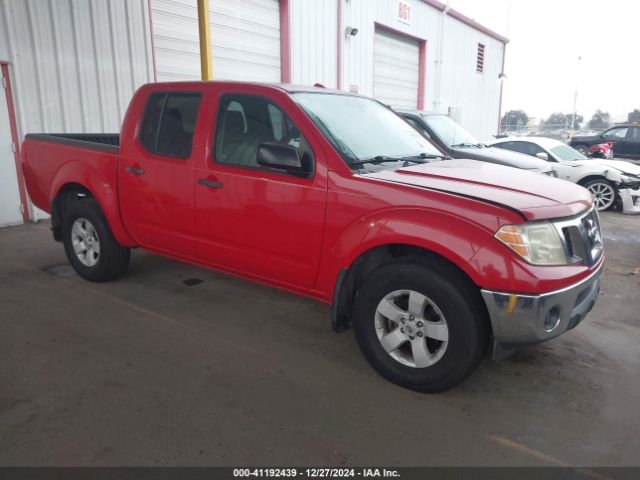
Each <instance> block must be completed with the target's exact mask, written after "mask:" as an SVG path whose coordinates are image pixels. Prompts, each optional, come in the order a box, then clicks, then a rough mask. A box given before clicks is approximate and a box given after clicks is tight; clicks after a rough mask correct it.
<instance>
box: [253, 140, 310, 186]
mask: <svg viewBox="0 0 640 480" xmlns="http://www.w3.org/2000/svg"><path fill="white" fill-rule="evenodd" d="M257 156H258V165H261V166H263V167H267V168H273V169H274V170H280V171H282V172H283V173H288V174H289V175H294V176H296V177H303V178H309V177H311V175H312V174H313V165H310V164H309V163H310V162H309V161H308V160H307V158H306V157H307V156H306V155H305V158H300V153H299V152H298V149H297V148H295V147H292V146H291V145H284V144H281V143H270V142H263V143H261V144H260V145H258V152H257ZM305 160H307V161H305Z"/></svg>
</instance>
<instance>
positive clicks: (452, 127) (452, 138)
mask: <svg viewBox="0 0 640 480" xmlns="http://www.w3.org/2000/svg"><path fill="white" fill-rule="evenodd" d="M422 118H423V119H424V121H425V122H427V125H429V126H430V127H431V128H432V129H433V130H434V131H435V132H436V135H438V137H440V138H441V139H442V141H443V142H444V143H445V145H447V146H448V147H461V148H473V147H480V146H482V145H480V143H479V142H478V140H476V139H475V137H474V136H473V135H471V134H470V133H469V132H467V131H466V130H465V129H464V128H462V127H461V126H460V125H458V124H457V123H456V122H455V121H454V120H452V119H451V117H448V116H447V115H423V116H422Z"/></svg>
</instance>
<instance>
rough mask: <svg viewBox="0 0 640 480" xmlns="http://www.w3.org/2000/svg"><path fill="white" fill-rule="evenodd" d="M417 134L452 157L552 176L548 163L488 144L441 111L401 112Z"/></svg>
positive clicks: (552, 172)
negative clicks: (477, 138) (420, 134)
mask: <svg viewBox="0 0 640 480" xmlns="http://www.w3.org/2000/svg"><path fill="white" fill-rule="evenodd" d="M400 115H402V116H403V117H404V119H405V120H407V121H408V122H409V123H410V124H411V125H413V126H414V127H415V128H416V129H417V130H418V131H419V132H420V133H422V134H423V135H424V136H425V137H427V138H428V139H430V140H431V141H432V142H434V143H435V144H436V145H437V146H438V147H439V148H440V150H442V151H443V152H445V153H446V154H447V155H449V156H450V157H453V158H467V159H471V160H480V161H481V162H489V163H496V164H498V165H506V166H508V167H515V168H521V169H523V170H533V171H536V172H538V173H544V174H546V175H555V173H554V171H553V169H552V168H551V166H550V165H549V163H548V162H545V161H544V160H539V159H537V158H531V157H529V156H528V155H523V154H521V153H516V152H510V151H507V150H502V149H500V148H494V147H488V146H487V145H485V144H483V143H481V142H479V141H478V140H476V138H475V137H474V136H473V135H472V134H471V133H469V132H468V131H467V130H465V129H464V128H463V127H462V126H461V125H459V124H458V123H456V122H455V121H454V120H453V119H452V118H451V117H449V116H448V115H445V114H443V113H434V112H424V111H413V112H400Z"/></svg>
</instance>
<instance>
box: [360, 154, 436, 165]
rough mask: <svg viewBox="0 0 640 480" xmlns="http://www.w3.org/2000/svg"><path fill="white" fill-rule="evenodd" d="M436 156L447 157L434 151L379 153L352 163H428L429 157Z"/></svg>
mask: <svg viewBox="0 0 640 480" xmlns="http://www.w3.org/2000/svg"><path fill="white" fill-rule="evenodd" d="M434 158H446V157H445V156H444V155H435V154H433V153H424V152H423V153H419V154H417V155H402V156H400V157H389V156H387V155H378V156H376V157H373V158H367V159H365V160H354V161H352V162H351V163H352V164H353V165H362V164H365V163H371V164H378V163H386V162H401V161H403V160H404V161H405V163H407V162H414V163H427V160H428V159H434Z"/></svg>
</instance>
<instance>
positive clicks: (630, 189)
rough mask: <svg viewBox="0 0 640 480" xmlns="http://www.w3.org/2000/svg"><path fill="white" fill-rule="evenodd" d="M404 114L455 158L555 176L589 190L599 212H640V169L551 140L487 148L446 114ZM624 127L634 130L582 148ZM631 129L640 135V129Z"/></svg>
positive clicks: (503, 143) (527, 139) (507, 140)
mask: <svg viewBox="0 0 640 480" xmlns="http://www.w3.org/2000/svg"><path fill="white" fill-rule="evenodd" d="M400 114H401V115H402V116H403V117H404V118H405V119H406V120H407V121H408V122H409V123H411V125H413V126H414V127H415V128H416V129H417V130H418V131H419V132H420V133H421V134H422V135H423V136H424V137H425V138H427V139H428V140H431V141H432V142H433V143H434V144H435V145H436V146H437V147H438V148H439V149H440V150H441V151H442V152H444V153H446V154H447V155H448V156H450V157H452V158H471V159H476V160H481V161H484V162H490V163H496V164H500V165H508V166H511V167H515V168H520V169H524V170H530V171H535V172H538V173H544V174H547V175H553V176H556V177H558V178H561V179H563V180H567V181H569V182H572V183H576V184H578V185H580V186H583V187H585V188H586V189H587V190H589V192H590V193H591V195H592V197H593V200H594V203H595V205H596V208H597V209H598V210H608V209H610V208H612V207H613V206H614V205H616V204H620V206H621V208H622V212H623V213H640V166H638V165H635V164H633V163H630V162H625V161H621V160H611V159H609V158H603V159H599V158H588V157H587V156H585V155H584V154H583V153H581V152H580V151H578V150H576V149H574V148H572V147H570V146H569V145H566V144H565V143H562V142H561V141H559V140H555V139H552V138H544V137H516V138H501V139H499V140H497V141H494V142H492V143H491V144H489V145H485V144H483V143H480V142H479V141H478V140H476V139H475V138H474V137H473V135H472V134H471V133H469V132H468V131H467V130H465V129H464V128H463V127H462V126H461V125H459V124H458V123H456V122H455V121H454V120H453V119H451V118H450V117H449V116H447V115H444V114H439V113H432V112H423V111H413V112H401V113H400ZM621 128H626V130H624V133H625V135H626V134H627V133H628V132H629V131H630V130H631V127H615V128H614V129H611V130H609V131H607V132H605V133H604V134H603V135H602V136H598V137H593V138H592V140H590V142H591V144H589V145H587V143H586V140H577V141H578V142H580V141H583V142H585V143H583V144H579V145H584V149H583V150H584V152H587V150H588V149H589V148H593V149H595V147H598V146H600V144H598V143H596V142H597V141H599V142H602V141H603V139H604V140H606V139H611V138H612V136H614V135H621V132H622V130H621ZM633 128H634V129H635V128H637V129H638V132H640V127H633ZM576 138H578V139H580V138H583V139H584V138H587V137H576ZM589 138H591V137H589ZM639 145H640V143H639ZM605 147H608V145H604V146H602V148H601V149H602V150H605V151H606V152H607V153H606V154H605V155H603V156H605V157H607V156H609V155H608V150H607V148H605Z"/></svg>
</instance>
